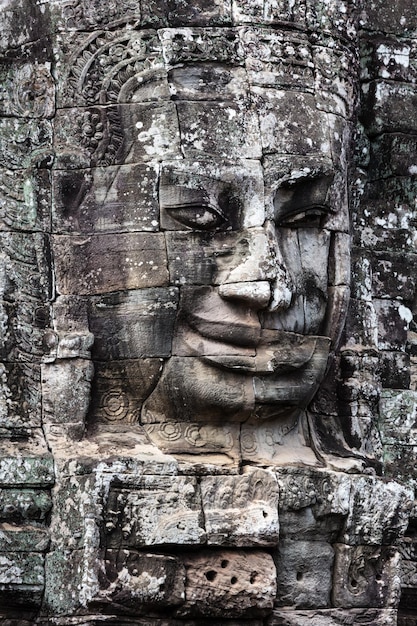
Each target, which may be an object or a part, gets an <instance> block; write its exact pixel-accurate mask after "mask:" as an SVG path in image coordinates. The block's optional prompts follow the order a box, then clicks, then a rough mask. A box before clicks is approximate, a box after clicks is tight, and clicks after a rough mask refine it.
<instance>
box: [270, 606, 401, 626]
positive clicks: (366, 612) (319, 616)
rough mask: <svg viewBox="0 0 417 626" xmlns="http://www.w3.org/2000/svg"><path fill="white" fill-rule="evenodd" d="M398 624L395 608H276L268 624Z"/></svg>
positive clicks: (386, 625) (338, 625)
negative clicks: (307, 609) (298, 609)
mask: <svg viewBox="0 0 417 626" xmlns="http://www.w3.org/2000/svg"><path fill="white" fill-rule="evenodd" d="M346 624H349V625H352V626H353V625H356V624H361V625H363V626H397V611H396V610H395V609H382V610H380V609H327V610H326V609H323V610H320V609H319V610H310V611H297V610H293V609H275V610H274V612H273V615H272V617H270V618H269V619H268V621H267V626H345V625H346Z"/></svg>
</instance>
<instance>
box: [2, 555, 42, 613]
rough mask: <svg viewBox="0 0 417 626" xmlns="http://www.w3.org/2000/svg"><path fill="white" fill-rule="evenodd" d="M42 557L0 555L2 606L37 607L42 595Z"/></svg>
mask: <svg viewBox="0 0 417 626" xmlns="http://www.w3.org/2000/svg"><path fill="white" fill-rule="evenodd" d="M43 585H44V556H43V555H42V554H37V553H28V552H26V553H24V552H10V551H9V550H8V551H7V552H3V553H1V554H0V598H1V600H0V601H1V603H2V605H3V606H6V607H7V605H9V606H10V605H11V606H13V605H15V606H16V605H17V606H16V608H18V607H19V605H23V613H24V612H25V608H26V609H29V610H30V609H31V608H33V607H36V606H39V605H40V603H41V600H42V595H43Z"/></svg>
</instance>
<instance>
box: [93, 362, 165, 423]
mask: <svg viewBox="0 0 417 626" xmlns="http://www.w3.org/2000/svg"><path fill="white" fill-rule="evenodd" d="M94 369H95V378H94V382H93V386H92V392H91V405H90V413H89V416H90V417H89V419H91V420H92V421H94V422H95V421H100V422H103V421H104V422H106V423H115V424H119V423H121V422H126V423H127V424H132V423H137V422H139V421H140V413H141V408H142V404H143V402H144V400H145V399H146V398H147V397H148V395H149V393H150V392H151V390H152V389H153V388H154V387H155V385H156V383H157V381H158V378H159V376H160V374H161V370H162V359H145V358H143V359H123V360H120V361H106V362H104V363H102V362H97V363H95V365H94Z"/></svg>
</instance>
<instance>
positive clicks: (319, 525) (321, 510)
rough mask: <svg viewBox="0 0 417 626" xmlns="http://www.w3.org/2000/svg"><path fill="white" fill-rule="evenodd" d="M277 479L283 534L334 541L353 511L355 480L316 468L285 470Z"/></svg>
mask: <svg viewBox="0 0 417 626" xmlns="http://www.w3.org/2000/svg"><path fill="white" fill-rule="evenodd" d="M277 479H278V485H279V488H280V501H279V520H280V532H281V536H282V537H284V538H288V539H292V540H293V541H297V539H298V538H299V537H302V538H303V540H308V541H319V542H324V541H329V542H330V543H333V542H334V541H335V540H336V539H337V537H338V536H339V534H340V532H341V530H342V528H343V524H344V520H345V519H346V517H347V515H348V513H349V508H350V497H351V489H352V485H351V479H350V478H349V477H348V476H345V475H344V474H337V473H334V472H322V471H314V470H313V471H312V470H310V471H308V470H301V471H300V470H281V471H279V472H278V473H277ZM288 545H291V544H288Z"/></svg>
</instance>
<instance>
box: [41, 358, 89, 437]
mask: <svg viewBox="0 0 417 626" xmlns="http://www.w3.org/2000/svg"><path fill="white" fill-rule="evenodd" d="M41 367H42V369H41V373H42V410H43V420H44V423H49V424H54V423H58V424H65V423H68V422H71V423H79V424H80V426H81V427H83V426H84V421H85V417H86V415H87V411H88V406H89V402H90V388H91V381H92V378H93V373H94V368H93V365H92V363H91V361H89V360H86V359H77V358H75V359H67V360H62V359H60V360H58V361H55V362H54V363H48V364H42V366H41Z"/></svg>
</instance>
